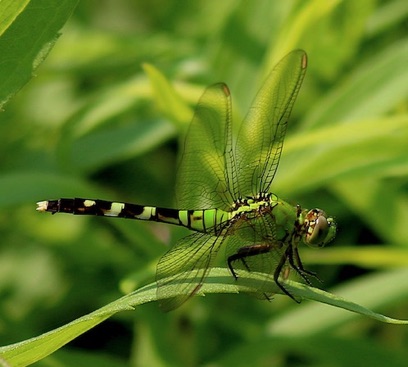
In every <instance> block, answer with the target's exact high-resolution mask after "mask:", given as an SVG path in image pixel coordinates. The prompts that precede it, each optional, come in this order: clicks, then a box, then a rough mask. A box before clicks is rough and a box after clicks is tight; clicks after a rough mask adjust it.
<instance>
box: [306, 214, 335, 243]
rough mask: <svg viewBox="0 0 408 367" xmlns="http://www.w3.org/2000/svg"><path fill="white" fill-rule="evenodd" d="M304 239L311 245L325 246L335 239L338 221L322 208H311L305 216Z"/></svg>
mask: <svg viewBox="0 0 408 367" xmlns="http://www.w3.org/2000/svg"><path fill="white" fill-rule="evenodd" d="M305 227H306V234H305V237H304V240H305V242H306V244H307V245H309V246H310V247H323V246H325V245H326V244H328V243H329V242H330V241H331V240H333V239H334V237H335V235H336V223H335V222H334V220H333V218H331V217H329V218H328V217H327V214H326V213H325V212H324V211H323V210H321V209H312V210H309V211H308V212H307V214H306V217H305Z"/></svg>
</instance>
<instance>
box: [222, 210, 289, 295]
mask: <svg viewBox="0 0 408 367" xmlns="http://www.w3.org/2000/svg"><path fill="white" fill-rule="evenodd" d="M271 219H272V218H271V217H270V218H267V217H259V218H257V219H256V220H252V221H245V220H243V221H238V222H237V223H236V225H235V226H234V227H233V228H230V231H231V232H232V234H231V235H230V236H227V237H226V239H225V243H224V245H225V258H226V259H227V261H228V262H229V266H230V267H231V268H232V270H233V272H234V273H235V275H236V276H237V279H238V282H242V280H240V275H242V273H241V272H242V271H244V272H258V273H262V275H263V279H264V280H263V282H262V281H261V282H258V283H257V288H256V290H255V291H254V295H255V296H256V297H257V298H261V299H265V298H266V299H269V298H270V296H272V295H273V292H272V291H271V289H270V282H273V281H274V274H275V270H276V268H277V267H278V265H279V263H280V262H281V261H282V257H283V256H284V253H285V250H286V248H287V244H286V243H284V242H281V241H278V240H276V235H275V230H276V227H275V223H274V221H272V220H271ZM251 286H252V287H253V285H251Z"/></svg>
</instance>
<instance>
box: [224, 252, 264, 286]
mask: <svg viewBox="0 0 408 367" xmlns="http://www.w3.org/2000/svg"><path fill="white" fill-rule="evenodd" d="M270 250H271V245H270V244H261V245H251V246H245V247H241V248H240V249H239V250H238V252H237V253H235V254H233V255H231V256H228V259H227V263H228V268H229V269H230V271H231V273H232V275H233V276H234V278H235V279H238V275H237V273H236V272H235V270H234V268H233V267H232V263H233V262H234V261H237V260H240V261H242V263H243V264H244V266H245V268H246V269H247V270H248V271H251V269H250V268H249V266H248V264H247V263H246V261H245V258H247V257H250V256H257V255H261V254H266V253H268V252H269V251H270Z"/></svg>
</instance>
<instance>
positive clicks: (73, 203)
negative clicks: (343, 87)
mask: <svg viewBox="0 0 408 367" xmlns="http://www.w3.org/2000/svg"><path fill="white" fill-rule="evenodd" d="M306 68H307V55H306V53H305V51H303V50H294V51H292V52H290V53H289V54H287V55H286V56H285V57H284V58H283V59H282V60H280V61H279V62H278V64H277V65H276V66H275V67H274V68H273V69H272V71H271V72H270V74H269V75H268V76H267V78H266V80H265V82H264V84H263V86H262V87H261V89H260V90H259V92H258V93H257V95H256V97H255V99H254V101H253V103H252V105H251V107H250V109H249V112H248V113H247V115H246V117H245V118H244V120H243V122H242V123H241V125H240V127H239V128H238V129H237V134H235V135H236V137H234V134H233V131H234V129H233V127H234V126H233V122H232V107H231V95H230V90H229V88H228V87H227V85H226V84H224V83H218V84H214V85H212V86H210V87H208V88H207V89H206V90H205V91H204V93H203V95H202V96H201V98H200V99H199V102H198V105H197V107H196V109H195V113H194V116H193V119H192V122H191V124H190V126H189V128H188V130H187V134H186V138H185V142H184V151H183V153H182V155H181V159H180V163H179V166H178V171H177V180H176V199H177V203H178V207H179V208H181V209H172V208H162V207H154V206H144V205H138V204H132V203H123V202H112V201H106V200H95V199H82V198H68V199H67V198H61V199H58V200H49V201H41V202H38V203H37V210H38V211H40V212H44V211H45V212H51V213H53V214H55V213H57V212H63V213H71V214H83V215H97V216H105V217H120V218H129V219H136V220H145V221H155V222H163V223H168V224H173V225H177V226H183V227H186V228H188V229H190V230H191V231H193V233H192V234H190V235H188V236H186V237H184V238H182V239H181V240H179V241H178V242H177V243H176V244H175V245H174V246H173V247H171V248H170V249H169V250H168V251H167V253H165V254H164V255H163V256H162V257H161V259H160V260H159V262H158V264H157V271H156V282H157V298H158V299H159V300H160V302H161V303H160V307H161V308H162V309H163V310H165V311H169V310H173V309H175V308H177V307H179V306H180V305H182V304H183V303H184V302H186V301H187V300H188V299H189V298H191V297H192V296H193V295H195V294H197V292H199V290H200V288H201V287H202V285H203V283H204V282H205V280H206V277H207V276H208V274H209V271H210V269H211V268H213V267H214V266H215V264H216V260H217V258H218V257H219V256H223V260H224V261H225V262H226V266H227V268H228V269H229V271H230V273H231V275H232V276H233V277H234V278H235V279H236V280H239V278H240V276H241V275H242V274H244V272H257V273H258V274H262V277H263V279H264V281H260V282H259V285H257V286H256V289H255V290H254V292H253V293H254V295H255V296H257V297H258V298H264V299H270V298H271V296H273V294H274V292H272V291H271V289H270V288H271V286H270V282H271V281H274V282H275V283H276V285H277V286H278V287H279V289H280V290H281V291H282V292H281V293H282V294H285V295H287V296H289V297H291V298H292V299H294V300H295V301H297V302H299V301H298V300H297V299H296V298H295V297H294V296H293V295H292V294H291V293H290V292H289V291H288V290H287V289H286V288H285V285H284V281H285V280H286V279H287V277H288V274H289V272H290V271H292V272H293V271H294V272H295V273H296V274H298V275H299V276H300V278H301V279H303V280H304V281H305V282H306V283H307V284H309V285H310V284H311V282H310V280H309V278H310V277H311V276H316V275H315V273H313V272H311V271H308V270H306V269H305V268H304V266H303V263H302V261H301V258H300V255H299V251H298V247H299V244H300V243H304V244H306V245H308V246H310V247H313V248H320V247H323V246H325V245H326V244H327V243H329V242H330V241H331V240H333V238H334V237H335V234H336V223H335V221H334V219H333V217H329V216H328V215H327V214H326V213H325V212H324V211H323V210H321V209H317V208H316V209H311V210H307V209H304V208H302V207H301V206H300V205H291V204H289V203H288V202H286V201H284V200H282V199H281V198H279V197H278V196H277V195H276V194H275V193H273V192H272V191H271V186H272V182H273V180H274V177H275V174H276V171H277V168H278V164H279V160H280V156H281V152H282V147H283V142H284V138H285V134H286V129H287V123H288V119H289V116H290V114H291V111H292V107H293V104H294V102H295V99H296V97H297V95H298V92H299V89H300V87H301V84H302V81H303V79H304V76H305V73H306ZM220 253H221V254H223V255H219V254H220ZM316 277H317V276H316ZM168 285H176V287H177V288H176V290H177V292H176V293H177V295H176V296H174V295H173V296H171V297H170V296H168V295H167V294H166V286H168ZM275 293H276V291H275Z"/></svg>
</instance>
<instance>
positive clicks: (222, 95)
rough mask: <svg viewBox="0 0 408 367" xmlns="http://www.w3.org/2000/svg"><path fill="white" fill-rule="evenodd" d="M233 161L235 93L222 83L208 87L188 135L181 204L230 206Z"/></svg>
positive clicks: (180, 183) (181, 176)
mask: <svg viewBox="0 0 408 367" xmlns="http://www.w3.org/2000/svg"><path fill="white" fill-rule="evenodd" d="M231 162H232V137H231V97H230V92H229V89H228V87H227V86H226V85H225V84H222V83H220V84H215V85H212V86H210V87H208V88H207V89H206V90H205V92H204V94H203V95H202V97H201V98H200V100H199V102H198V105H197V107H196V110H195V113H194V117H193V120H192V122H191V124H190V127H189V130H188V132H187V135H186V139H185V144H184V152H183V154H182V156H181V161H180V165H179V167H178V172H177V173H178V174H177V192H176V196H177V205H178V206H179V208H181V209H208V208H220V209H228V208H229V206H230V205H231V200H232V195H231V190H230V181H231V179H232V178H231V177H232V167H231V165H232V163H231Z"/></svg>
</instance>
